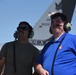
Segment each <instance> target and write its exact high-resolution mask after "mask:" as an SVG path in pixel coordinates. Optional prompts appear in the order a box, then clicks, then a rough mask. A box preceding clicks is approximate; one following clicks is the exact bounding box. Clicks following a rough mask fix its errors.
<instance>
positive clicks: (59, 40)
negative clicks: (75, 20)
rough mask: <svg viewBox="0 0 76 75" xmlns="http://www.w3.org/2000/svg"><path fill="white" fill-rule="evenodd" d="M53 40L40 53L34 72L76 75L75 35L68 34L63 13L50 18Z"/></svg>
mask: <svg viewBox="0 0 76 75" xmlns="http://www.w3.org/2000/svg"><path fill="white" fill-rule="evenodd" d="M50 17H51V27H50V33H51V34H53V38H52V40H51V41H50V42H48V43H47V44H46V45H45V46H44V48H43V50H42V52H41V53H40V55H39V57H38V59H37V64H36V67H35V69H36V72H37V73H38V74H39V75H76V35H72V34H69V33H68V32H69V31H70V30H71V25H70V23H69V22H68V20H67V17H66V15H64V14H63V13H59V12H58V13H55V14H52V15H51V16H50Z"/></svg>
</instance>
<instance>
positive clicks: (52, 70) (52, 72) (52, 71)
mask: <svg viewBox="0 0 76 75" xmlns="http://www.w3.org/2000/svg"><path fill="white" fill-rule="evenodd" d="M65 35H66V34H65ZM65 35H64V37H63V38H62V40H61V41H60V43H59V45H58V47H57V49H56V52H55V54H54V59H53V63H52V69H51V74H52V75H54V62H55V59H56V54H57V52H58V49H59V47H60V45H61V43H62V41H63V40H64V38H65Z"/></svg>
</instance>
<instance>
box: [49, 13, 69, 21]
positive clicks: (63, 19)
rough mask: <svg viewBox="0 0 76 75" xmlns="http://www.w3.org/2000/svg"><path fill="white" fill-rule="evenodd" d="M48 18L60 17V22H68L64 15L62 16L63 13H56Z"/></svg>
mask: <svg viewBox="0 0 76 75" xmlns="http://www.w3.org/2000/svg"><path fill="white" fill-rule="evenodd" d="M50 17H51V19H55V18H57V17H61V19H62V21H64V22H68V20H67V16H66V15H65V14H63V13H60V12H57V13H55V14H53V15H51V16H50Z"/></svg>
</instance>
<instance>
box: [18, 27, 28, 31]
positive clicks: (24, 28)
mask: <svg viewBox="0 0 76 75" xmlns="http://www.w3.org/2000/svg"><path fill="white" fill-rule="evenodd" d="M20 29H22V30H24V31H26V30H28V29H27V28H26V27H17V30H18V31H19V30H20Z"/></svg>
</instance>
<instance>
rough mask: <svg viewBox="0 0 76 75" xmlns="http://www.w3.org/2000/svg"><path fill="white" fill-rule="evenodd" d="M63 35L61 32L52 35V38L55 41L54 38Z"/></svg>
mask: <svg viewBox="0 0 76 75" xmlns="http://www.w3.org/2000/svg"><path fill="white" fill-rule="evenodd" d="M64 33H65V31H64V32H62V33H56V34H53V36H54V38H55V39H56V38H58V37H59V36H61V35H63V34H64Z"/></svg>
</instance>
